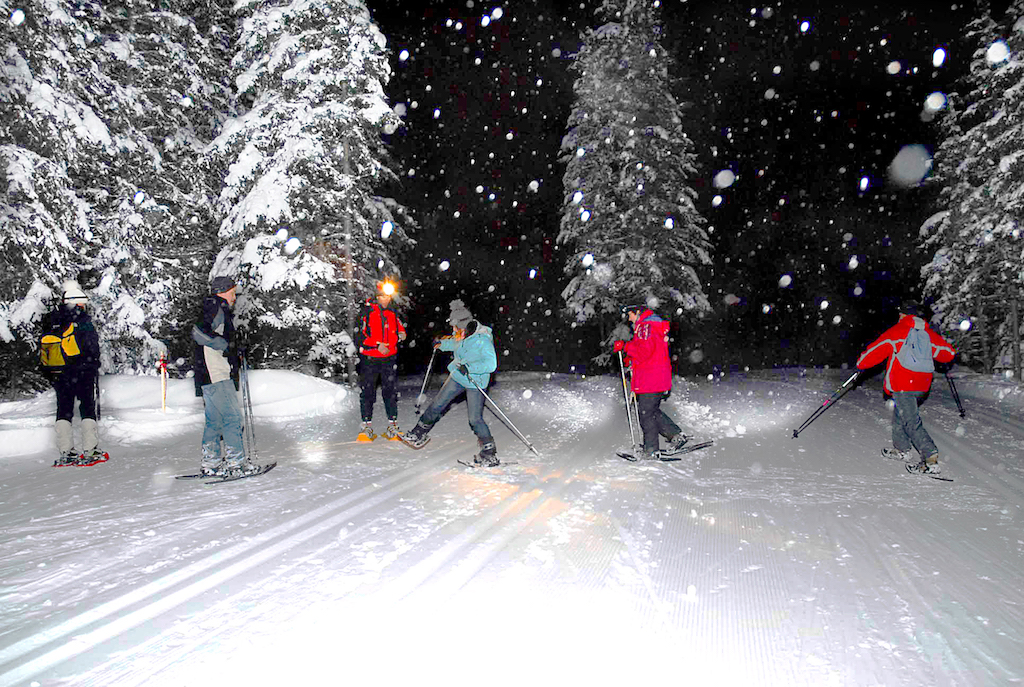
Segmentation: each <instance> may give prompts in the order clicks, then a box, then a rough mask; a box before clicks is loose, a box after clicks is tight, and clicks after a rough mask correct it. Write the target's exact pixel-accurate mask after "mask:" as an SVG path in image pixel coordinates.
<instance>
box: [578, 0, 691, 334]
mask: <svg viewBox="0 0 1024 687" xmlns="http://www.w3.org/2000/svg"><path fill="white" fill-rule="evenodd" d="M658 12H659V10H658V9H657V8H656V6H655V4H654V3H650V2H642V1H640V0H606V1H605V2H604V3H603V4H602V6H601V8H600V9H599V10H598V13H599V16H600V17H603V18H607V19H608V20H609V21H608V22H607V23H606V24H604V25H603V26H601V27H600V28H598V29H596V30H590V31H588V32H587V34H586V35H585V37H584V43H583V46H582V48H581V49H580V52H579V53H578V54H577V55H576V56H575V61H574V64H573V69H574V70H575V71H576V72H577V73H578V74H579V78H578V79H577V81H576V83H575V86H574V91H575V94H576V99H575V103H574V106H573V110H572V113H571V114H570V116H569V121H568V133H567V135H566V136H565V138H564V139H563V141H562V159H563V161H564V162H565V165H566V169H565V175H564V177H563V186H564V193H565V200H564V205H563V212H562V219H561V230H560V233H559V236H558V241H559V242H560V243H562V244H567V245H568V246H569V247H570V248H571V250H572V254H571V255H570V257H569V258H568V260H567V263H566V266H565V271H566V273H567V274H568V275H569V276H570V281H569V284H568V286H566V288H565V290H564V291H563V293H562V296H563V298H564V299H565V303H566V305H567V307H568V309H569V310H570V312H572V313H573V314H574V315H575V316H576V319H577V320H578V321H580V322H583V321H586V320H588V319H590V318H592V317H594V316H600V315H602V314H604V313H612V312H617V310H618V308H619V306H621V305H622V303H623V300H624V299H634V298H637V297H646V298H648V299H655V300H656V301H657V303H658V304H659V307H661V308H663V309H668V312H667V313H666V314H669V315H675V314H686V315H688V316H694V315H701V314H703V313H706V312H708V311H709V310H710V306H709V304H708V300H707V297H706V296H705V294H704V291H703V288H702V286H701V280H700V277H699V276H698V273H697V269H699V268H700V267H701V266H703V265H707V264H710V262H711V260H710V256H709V252H710V243H709V241H708V237H707V233H706V231H705V229H704V223H705V220H704V218H703V217H702V216H701V214H700V213H699V211H698V210H697V208H696V206H695V203H694V201H695V199H696V197H697V194H696V192H695V191H694V189H693V188H692V186H691V179H692V178H693V177H694V176H695V175H696V173H697V172H696V169H695V166H694V163H695V159H696V156H695V153H694V143H693V141H692V140H691V139H690V138H689V137H688V136H687V134H686V132H685V131H684V126H683V123H684V119H683V113H682V108H681V107H680V105H679V103H678V102H677V100H676V98H675V97H674V96H673V95H672V85H673V84H672V79H671V77H670V73H669V69H670V66H671V58H670V57H669V55H668V54H667V53H666V51H665V50H664V48H663V47H662V46H661V44H660V43H659V33H660V27H659V24H658V18H659V17H658Z"/></svg>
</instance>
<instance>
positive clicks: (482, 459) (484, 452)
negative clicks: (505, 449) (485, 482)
mask: <svg viewBox="0 0 1024 687" xmlns="http://www.w3.org/2000/svg"><path fill="white" fill-rule="evenodd" d="M473 463H474V464H476V465H479V466H480V467H484V468H493V467H496V466H498V465H500V464H501V461H499V460H498V449H496V448H495V447H494V442H493V441H488V442H487V443H484V444H481V445H480V453H478V454H476V456H474V458H473Z"/></svg>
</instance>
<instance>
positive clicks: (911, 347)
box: [857, 301, 956, 474]
mask: <svg viewBox="0 0 1024 687" xmlns="http://www.w3.org/2000/svg"><path fill="white" fill-rule="evenodd" d="M924 314H925V313H924V308H923V307H922V306H921V305H920V304H919V303H917V302H915V301H908V302H906V303H904V304H903V305H902V306H900V312H899V321H898V322H897V323H896V324H894V325H893V326H892V327H889V329H887V330H886V331H885V332H884V333H883V334H882V335H881V336H880V337H878V338H877V339H875V341H874V342H873V343H872V344H871V345H870V346H868V347H867V348H866V349H865V350H864V352H863V353H861V355H860V358H859V359H858V360H857V369H858V370H869V369H871V368H872V367H874V366H875V365H878V364H880V363H883V362H884V363H886V367H885V380H884V384H883V386H884V388H885V392H886V393H887V394H891V395H892V400H893V413H892V446H891V447H885V448H883V449H882V455H883V456H885V457H886V458H894V459H896V460H902V461H904V462H906V463H910V465H908V468H907V469H908V470H910V471H912V472H920V473H925V474H938V473H939V472H941V471H942V470H941V468H940V467H939V449H938V448H936V446H935V442H934V441H932V438H931V436H930V435H929V434H928V430H926V429H925V428H924V423H923V422H922V421H921V414H920V412H918V409H917V406H918V404H919V403H920V402H921V401H922V400H923V399H924V397H925V396H927V395H928V391H929V390H930V389H931V386H932V375H933V373H934V372H935V362H940V363H949V362H952V361H953V358H954V357H955V356H956V351H955V350H953V347H952V346H951V345H950V344H949V342H948V341H946V340H945V339H943V338H942V337H941V336H939V334H938V333H936V332H935V330H933V329H932V328H931V327H929V326H928V322H927V321H926V320H925V317H924ZM911 448H916V449H917V452H918V454H919V456H920V459H919V460H918V461H917V462H914V461H913V454H912V453H911Z"/></svg>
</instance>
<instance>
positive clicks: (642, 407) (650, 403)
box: [636, 391, 682, 454]
mask: <svg viewBox="0 0 1024 687" xmlns="http://www.w3.org/2000/svg"><path fill="white" fill-rule="evenodd" d="M666 398H668V394H667V393H666V392H663V391H659V392H658V393H656V394H637V395H636V409H637V415H639V416H640V417H639V420H640V429H642V430H643V432H644V453H648V454H650V453H654V452H655V451H657V450H659V449H660V448H661V442H660V441H659V439H658V437H659V436H663V437H665V438H666V439H670V438H672V437H674V436H675V435H677V434H679V433H680V432H681V431H682V430H681V429H679V425H677V424H676V423H674V422H672V418H670V417H669V416H668V415H666V414H665V411H664V410H662V409H661V402H662V401H664V400H665V399H666Z"/></svg>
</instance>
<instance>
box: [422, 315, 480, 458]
mask: <svg viewBox="0 0 1024 687" xmlns="http://www.w3.org/2000/svg"><path fill="white" fill-rule="evenodd" d="M448 323H449V324H450V325H451V326H452V336H450V337H446V338H444V339H441V341H440V342H439V343H438V344H437V346H435V348H437V349H438V350H441V351H451V352H452V354H453V355H452V361H451V362H450V363H449V364H448V372H449V373H450V374H449V376H448V379H446V380H445V383H444V386H442V387H441V390H440V391H438V392H437V395H436V396H434V400H432V401H431V402H430V405H429V406H427V409H426V410H425V411H424V412H423V415H422V416H421V417H420V421H419V422H418V423H417V424H416V426H415V427H413V428H412V429H411V430H410V431H408V432H406V433H405V434H404V435H403V436H402V441H404V442H405V443H406V444H408V445H409V446H412V447H413V448H422V447H423V446H424V445H426V443H427V441H429V437H428V436H427V435H428V434H429V433H430V430H431V428H433V426H434V424H435V423H436V422H437V421H438V420H439V419H441V416H442V415H444V413H445V411H446V410H448V407H449V406H450V405H451V404H452V403H453V402H454V401H455V400H456V399H457V398H458V397H459V396H461V395H462V394H466V406H467V411H468V413H469V426H470V428H471V429H472V430H473V433H474V434H476V438H477V441H478V442H479V444H480V452H479V453H478V454H477V455H476V457H475V458H474V459H473V462H474V463H476V464H477V465H484V466H487V467H493V466H495V465H498V464H499V461H498V451H497V449H496V448H495V447H494V437H493V436H491V430H490V428H489V427H488V426H487V423H486V422H484V401H485V399H484V393H483V389H485V388H486V387H487V385H488V384H489V383H490V381H491V373H492V372H494V370H495V369H497V367H498V356H497V354H496V353H495V352H494V337H493V336H492V334H491V329H490V328H489V327H485V326H484V325H482V324H480V323H479V322H477V321H476V320H475V319H473V315H472V314H471V313H470V312H469V309H468V308H466V305H465V304H464V303H463V302H462V301H460V300H454V301H452V302H451V315H449V316H448Z"/></svg>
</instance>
